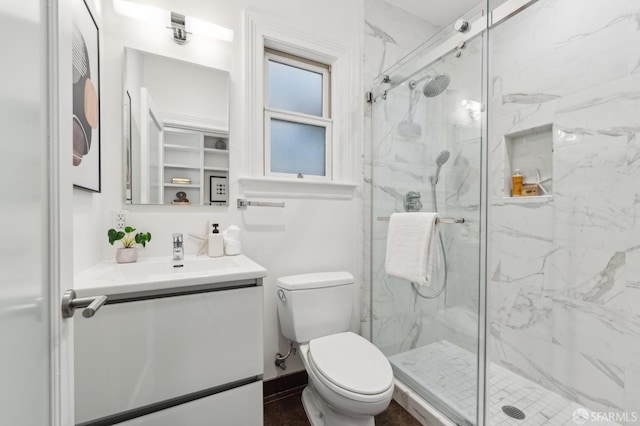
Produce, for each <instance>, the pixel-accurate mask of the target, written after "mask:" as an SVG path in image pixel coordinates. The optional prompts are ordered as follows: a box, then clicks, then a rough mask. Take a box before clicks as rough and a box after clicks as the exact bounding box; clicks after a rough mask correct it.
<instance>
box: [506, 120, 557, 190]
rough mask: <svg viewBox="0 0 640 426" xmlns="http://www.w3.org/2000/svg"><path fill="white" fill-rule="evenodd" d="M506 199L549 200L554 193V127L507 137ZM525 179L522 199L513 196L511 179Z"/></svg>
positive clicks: (515, 133)
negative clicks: (516, 176) (521, 177)
mask: <svg viewBox="0 0 640 426" xmlns="http://www.w3.org/2000/svg"><path fill="white" fill-rule="evenodd" d="M504 142H505V167H504V171H505V176H504V196H505V197H506V198H509V199H523V200H524V199H534V198H535V199H548V198H550V197H551V196H552V192H553V166H552V164H553V124H545V125H543V126H538V127H533V128H530V129H526V130H521V131H518V132H514V133H510V134H507V135H505V136H504ZM516 171H519V172H520V174H522V175H523V177H524V185H523V191H522V195H521V196H515V197H514V196H512V176H513V175H514V173H516Z"/></svg>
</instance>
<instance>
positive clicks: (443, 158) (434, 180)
mask: <svg viewBox="0 0 640 426" xmlns="http://www.w3.org/2000/svg"><path fill="white" fill-rule="evenodd" d="M450 155H451V153H450V152H449V151H447V150H446V149H445V150H444V151H442V152H441V153H440V154H438V157H437V158H436V165H437V166H438V168H437V169H436V174H435V175H433V176H431V184H432V185H434V186H435V185H437V184H438V181H439V180H440V169H441V168H442V166H443V165H444V163H446V162H447V161H449V156H450Z"/></svg>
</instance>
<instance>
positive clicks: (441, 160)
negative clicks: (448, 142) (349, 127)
mask: <svg viewBox="0 0 640 426" xmlns="http://www.w3.org/2000/svg"><path fill="white" fill-rule="evenodd" d="M450 155H451V153H450V152H449V151H447V150H446V149H445V150H444V151H442V152H441V153H440V155H438V158H436V164H437V165H438V167H442V166H443V165H444V163H446V162H447V161H449V156H450Z"/></svg>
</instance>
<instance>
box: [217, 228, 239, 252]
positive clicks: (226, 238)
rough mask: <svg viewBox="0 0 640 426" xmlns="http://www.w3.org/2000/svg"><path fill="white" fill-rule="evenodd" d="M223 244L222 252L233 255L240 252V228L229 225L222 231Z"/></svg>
mask: <svg viewBox="0 0 640 426" xmlns="http://www.w3.org/2000/svg"><path fill="white" fill-rule="evenodd" d="M222 241H223V244H224V254H226V255H227V256H235V255H238V254H240V253H242V242H241V241H240V228H238V227H237V226H235V225H231V226H229V227H228V228H227V229H225V230H224V231H223V232H222Z"/></svg>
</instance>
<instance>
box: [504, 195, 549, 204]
mask: <svg viewBox="0 0 640 426" xmlns="http://www.w3.org/2000/svg"><path fill="white" fill-rule="evenodd" d="M551 200H553V195H531V196H526V197H502V201H503V202H504V203H505V204H511V203H513V204H527V203H547V202H549V201H551Z"/></svg>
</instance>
